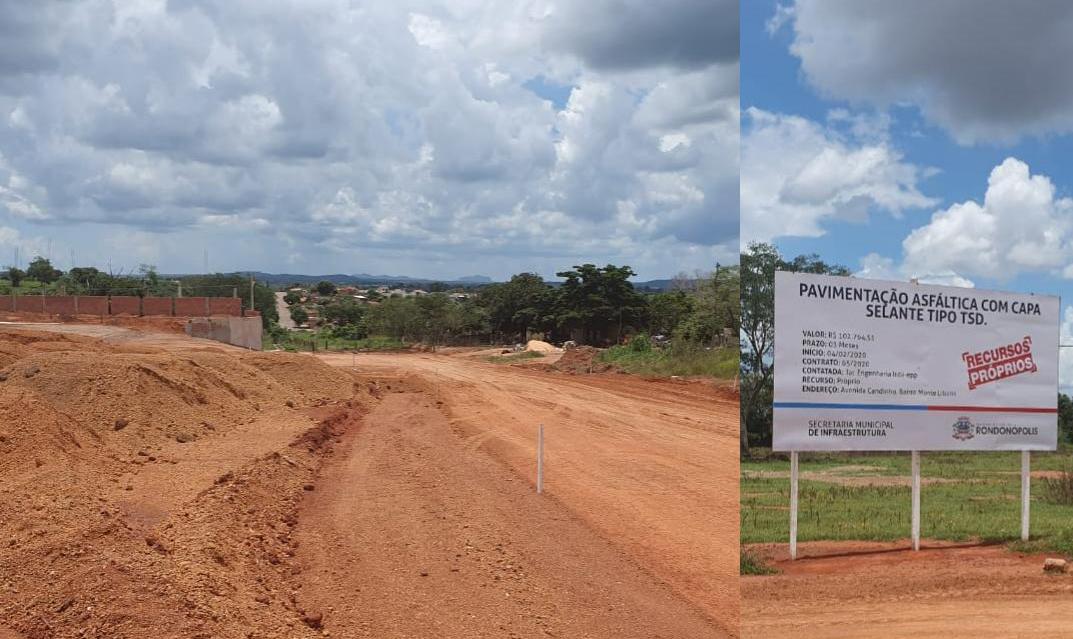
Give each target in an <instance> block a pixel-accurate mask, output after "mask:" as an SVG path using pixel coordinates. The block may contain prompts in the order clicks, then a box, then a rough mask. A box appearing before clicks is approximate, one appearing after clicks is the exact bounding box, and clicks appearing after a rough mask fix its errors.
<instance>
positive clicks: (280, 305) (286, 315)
mask: <svg viewBox="0 0 1073 639" xmlns="http://www.w3.org/2000/svg"><path fill="white" fill-rule="evenodd" d="M286 296H287V294H286V293H281V292H277V293H276V313H278V314H279V325H280V326H281V327H283V328H294V327H296V326H297V324H295V323H294V319H293V318H292V317H291V307H290V306H288V305H287V302H285V301H283V298H284V297H286Z"/></svg>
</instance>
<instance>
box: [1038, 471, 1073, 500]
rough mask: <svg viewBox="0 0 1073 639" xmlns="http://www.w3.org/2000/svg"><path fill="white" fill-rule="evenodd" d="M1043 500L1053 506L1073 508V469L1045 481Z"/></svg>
mask: <svg viewBox="0 0 1073 639" xmlns="http://www.w3.org/2000/svg"><path fill="white" fill-rule="evenodd" d="M1043 498H1044V499H1045V500H1047V501H1049V502H1051V503H1053V504H1059V505H1062V506H1073V469H1066V470H1063V471H1062V472H1061V474H1059V475H1056V476H1054V477H1046V478H1044V480H1043Z"/></svg>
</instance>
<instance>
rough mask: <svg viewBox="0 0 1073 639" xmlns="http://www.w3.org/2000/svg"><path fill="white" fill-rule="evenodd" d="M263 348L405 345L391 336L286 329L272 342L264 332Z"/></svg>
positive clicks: (346, 348)
mask: <svg viewBox="0 0 1073 639" xmlns="http://www.w3.org/2000/svg"><path fill="white" fill-rule="evenodd" d="M262 341H263V344H264V349H265V350H273V349H276V348H282V349H283V350H286V351H314V350H316V351H398V350H404V349H406V348H407V345H406V344H405V343H403V342H401V341H399V340H397V339H394V338H391V337H366V338H365V339H343V338H340V337H328V336H324V335H316V336H314V335H313V334H312V333H308V332H301V331H288V332H287V334H286V336H285V337H283V338H282V339H281V340H279V341H278V342H273V341H272V337H271V335H270V334H268V333H265V335H264V339H263V340H262Z"/></svg>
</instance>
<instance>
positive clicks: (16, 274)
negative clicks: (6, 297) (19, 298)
mask: <svg viewBox="0 0 1073 639" xmlns="http://www.w3.org/2000/svg"><path fill="white" fill-rule="evenodd" d="M24 277H26V271H23V270H22V269H21V268H18V267H16V266H9V267H7V279H8V281H9V282H11V285H12V286H16V287H17V286H18V285H19V284H22V279H23V278H24Z"/></svg>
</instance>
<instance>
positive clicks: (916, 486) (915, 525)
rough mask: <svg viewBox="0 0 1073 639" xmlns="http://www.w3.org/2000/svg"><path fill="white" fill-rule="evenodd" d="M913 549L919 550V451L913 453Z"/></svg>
mask: <svg viewBox="0 0 1073 639" xmlns="http://www.w3.org/2000/svg"><path fill="white" fill-rule="evenodd" d="M912 455H913V460H912V466H913V533H912V534H913V550H920V451H918V450H914V451H913V453H912Z"/></svg>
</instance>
